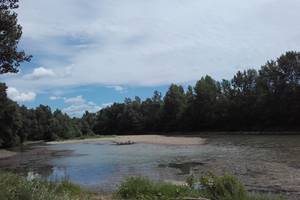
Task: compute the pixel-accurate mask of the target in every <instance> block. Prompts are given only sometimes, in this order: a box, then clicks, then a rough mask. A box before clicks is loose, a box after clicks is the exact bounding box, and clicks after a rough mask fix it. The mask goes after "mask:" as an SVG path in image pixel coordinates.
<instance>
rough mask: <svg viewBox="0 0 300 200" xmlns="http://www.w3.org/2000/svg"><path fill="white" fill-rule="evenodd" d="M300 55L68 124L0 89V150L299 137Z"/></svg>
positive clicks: (62, 115) (57, 115) (59, 115)
mask: <svg viewBox="0 0 300 200" xmlns="http://www.w3.org/2000/svg"><path fill="white" fill-rule="evenodd" d="M299 58H300V53H299V52H287V53H286V54H284V55H282V56H280V57H279V58H278V59H277V60H276V61H269V62H267V63H266V64H265V65H263V66H262V67H261V68H260V69H259V70H255V69H248V70H244V71H238V72H237V73H236V74H235V75H234V76H233V78H232V79H231V80H222V81H217V80H214V79H213V78H212V77H210V76H204V77H202V78H200V80H199V81H197V82H196V84H195V86H188V87H187V88H186V89H184V87H183V86H181V85H177V84H172V85H171V86H170V87H169V89H168V91H167V92H166V94H165V95H164V96H163V95H162V94H161V93H160V92H158V91H155V92H154V93H153V96H152V97H151V98H146V99H145V100H141V99H140V98H139V97H135V98H133V99H131V98H126V99H125V101H124V102H123V103H114V104H112V105H111V106H109V107H106V108H103V109H101V110H100V111H98V112H97V113H89V112H85V113H84V115H83V116H82V117H81V118H70V117H69V116H68V115H67V114H65V113H62V112H61V111H60V110H55V111H54V112H52V111H51V109H50V107H49V106H44V105H40V106H39V107H37V108H35V109H28V108H26V107H25V106H21V107H20V106H19V105H18V104H17V103H15V102H13V101H12V100H10V99H8V98H7V95H6V86H5V84H3V83H2V84H0V147H9V146H13V145H17V144H20V143H22V142H23V141H25V140H56V139H68V138H73V137H80V136H84V135H94V134H99V135H100V134H101V135H103V134H129V133H130V134H131V133H136V134H144V133H166V132H177V133H178V132H182V134H185V133H187V132H190V131H193V132H197V131H283V130H284V131H299V130H300V123H299V119H300V59H299Z"/></svg>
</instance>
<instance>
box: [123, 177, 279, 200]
mask: <svg viewBox="0 0 300 200" xmlns="http://www.w3.org/2000/svg"><path fill="white" fill-rule="evenodd" d="M188 180H189V184H188V185H173V184H170V183H162V182H153V181H150V180H149V179H147V178H141V177H131V178H128V179H126V180H125V181H124V182H123V183H122V184H121V185H120V186H119V189H118V191H117V194H118V196H119V197H120V198H121V199H130V200H155V199H157V200H159V199H161V200H167V199H184V198H187V197H188V198H199V197H204V198H208V199H210V200H283V199H282V198H280V197H271V196H269V197H268V196H264V195H259V194H252V193H248V192H247V191H246V190H245V188H244V186H243V185H242V184H241V183H240V182H239V181H238V180H237V179H236V178H235V177H233V176H229V175H225V176H221V177H217V176H214V175H212V174H210V175H208V176H203V177H201V178H200V180H199V179H197V178H196V177H194V176H192V177H189V178H188ZM197 183H200V184H201V185H200V187H195V186H196V184H197Z"/></svg>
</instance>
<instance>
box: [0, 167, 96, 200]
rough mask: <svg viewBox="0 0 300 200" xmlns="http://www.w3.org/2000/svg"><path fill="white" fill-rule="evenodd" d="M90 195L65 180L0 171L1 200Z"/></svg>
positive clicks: (62, 199) (65, 199)
mask: <svg viewBox="0 0 300 200" xmlns="http://www.w3.org/2000/svg"><path fill="white" fill-rule="evenodd" d="M90 197H91V195H90V194H89V193H88V192H85V191H83V190H82V189H81V188H80V187H79V186H77V185H75V184H73V183H71V182H69V181H67V180H63V181H60V182H49V181H44V180H40V179H33V180H27V179H26V178H25V177H21V176H18V175H15V174H12V173H6V172H0V199H1V200H77V199H78V200H79V199H83V200H84V199H90Z"/></svg>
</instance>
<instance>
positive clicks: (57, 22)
mask: <svg viewBox="0 0 300 200" xmlns="http://www.w3.org/2000/svg"><path fill="white" fill-rule="evenodd" d="M299 10H300V1H298V0H285V1H282V0H251V1H241V0H226V1H224V0H201V1H200V0H189V1H186V0H152V1H149V0H126V1H123V0H122V1H121V0H119V1H118V0H97V1H83V0H52V1H37V0H22V1H21V2H20V8H19V9H18V10H17V12H18V14H19V22H20V24H21V25H22V26H23V32H24V33H23V38H22V41H21V44H20V47H21V48H22V49H25V50H26V52H28V53H30V54H32V55H33V56H34V57H33V59H32V61H31V63H28V64H23V65H22V66H21V71H20V73H19V74H17V75H11V74H10V75H4V76H1V77H0V78H1V81H5V82H6V83H7V85H8V86H9V89H8V95H9V97H10V98H12V99H14V100H16V101H18V102H19V103H21V104H25V105H26V106H29V107H35V106H37V105H39V104H48V105H50V106H51V107H52V108H53V109H55V108H60V109H62V110H63V111H64V112H67V113H68V114H70V115H72V116H80V115H81V113H82V112H84V110H89V111H92V112H93V111H97V110H99V109H100V108H102V107H104V106H106V105H109V104H110V103H112V102H120V101H123V99H124V98H125V97H134V96H140V97H142V98H145V97H148V96H151V95H152V93H153V91H154V90H159V91H161V92H163V93H164V92H165V91H166V89H167V87H168V85H169V84H170V83H179V84H183V85H187V84H193V83H195V81H196V80H198V79H200V77H201V76H204V75H206V74H209V75H211V76H213V77H214V78H215V79H218V80H220V79H222V78H231V77H232V76H233V74H234V73H235V72H236V71H237V70H242V69H246V68H258V67H260V65H262V64H263V63H265V62H266V61H267V60H270V59H275V58H276V57H278V56H279V55H281V54H282V53H284V52H285V51H288V50H297V51H299V47H300V26H299V22H298V19H299V18H300V12H299Z"/></svg>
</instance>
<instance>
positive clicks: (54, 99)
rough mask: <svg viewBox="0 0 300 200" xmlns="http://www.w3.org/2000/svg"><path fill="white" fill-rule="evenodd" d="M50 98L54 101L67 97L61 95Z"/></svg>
mask: <svg viewBox="0 0 300 200" xmlns="http://www.w3.org/2000/svg"><path fill="white" fill-rule="evenodd" d="M49 99H50V100H52V101H56V100H61V99H66V98H65V97H60V96H50V97H49Z"/></svg>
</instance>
